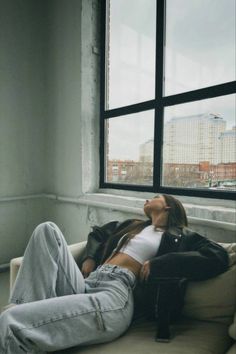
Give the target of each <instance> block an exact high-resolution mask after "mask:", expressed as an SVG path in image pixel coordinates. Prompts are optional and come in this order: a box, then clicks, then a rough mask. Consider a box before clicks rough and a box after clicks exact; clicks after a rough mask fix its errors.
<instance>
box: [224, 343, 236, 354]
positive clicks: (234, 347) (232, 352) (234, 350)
mask: <svg viewBox="0 0 236 354" xmlns="http://www.w3.org/2000/svg"><path fill="white" fill-rule="evenodd" d="M235 353H236V343H234V344H233V345H232V346H231V347H230V348H229V350H228V351H227V353H225V354H235Z"/></svg>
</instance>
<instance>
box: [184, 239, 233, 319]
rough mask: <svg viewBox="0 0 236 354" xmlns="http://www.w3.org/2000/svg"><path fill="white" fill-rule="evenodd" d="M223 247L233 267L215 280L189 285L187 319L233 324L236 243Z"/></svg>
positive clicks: (186, 305) (186, 304)
mask: <svg viewBox="0 0 236 354" xmlns="http://www.w3.org/2000/svg"><path fill="white" fill-rule="evenodd" d="M221 245H222V246H223V247H224V248H226V249H227V251H228V253H229V258H230V265H231V266H230V268H229V270H228V271H227V272H225V273H223V274H221V275H219V276H217V277H215V278H212V279H209V280H205V281H199V282H190V283H189V284H188V288H187V291H186V296H185V305H184V309H183V314H184V315H185V316H187V317H190V318H193V319H198V320H208V321H209V320H210V321H217V322H223V323H228V324H230V323H232V317H233V315H234V313H235V311H236V264H235V263H236V243H234V244H221Z"/></svg>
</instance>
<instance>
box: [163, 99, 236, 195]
mask: <svg viewBox="0 0 236 354" xmlns="http://www.w3.org/2000/svg"><path fill="white" fill-rule="evenodd" d="M235 117H236V113H235V95H228V96H223V97H217V98H213V99H207V100H202V101H197V102H193V103H186V104H181V105H176V106H171V107H168V108H166V109H165V117H164V145H163V174H162V185H164V186H172V187H184V188H206V189H209V188H210V189H225V190H236V126H235V124H236V122H235Z"/></svg>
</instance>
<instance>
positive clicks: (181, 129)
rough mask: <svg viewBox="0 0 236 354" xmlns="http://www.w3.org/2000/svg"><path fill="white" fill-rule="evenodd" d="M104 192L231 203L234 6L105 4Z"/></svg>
mask: <svg viewBox="0 0 236 354" xmlns="http://www.w3.org/2000/svg"><path fill="white" fill-rule="evenodd" d="M102 25H103V26H102V56H101V146H100V161H101V164H100V186H101V187H102V188H106V187H107V188H118V189H128V190H137V191H138V190H139V191H148V192H161V193H170V194H178V195H187V196H188V195H189V196H202V197H213V198H224V199H234V198H235V195H236V193H235V192H236V107H235V102H236V101H235V100H236V98H235V92H236V82H235V60H236V57H235V56H236V54H235V52H236V49H235V43H236V39H235V26H236V24H235V1H234V0H228V1H227V4H226V3H225V2H223V1H221V0H191V1H189V0H166V1H164V0H158V1H157V0H106V1H105V0H103V1H102Z"/></svg>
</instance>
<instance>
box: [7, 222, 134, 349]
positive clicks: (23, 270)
mask: <svg viewBox="0 0 236 354" xmlns="http://www.w3.org/2000/svg"><path fill="white" fill-rule="evenodd" d="M134 285H135V276H134V274H133V273H132V272H130V271H129V270H128V269H125V268H122V267H118V266H114V265H109V264H105V265H102V266H100V267H98V268H97V270H96V271H94V272H92V273H91V274H90V275H89V277H88V278H87V279H84V278H83V276H82V274H81V272H80V270H79V268H78V266H77V264H76V263H75V260H74V258H73V257H72V255H71V253H70V251H69V250H68V247H67V244H66V241H65V239H64V237H63V235H62V233H61V231H60V229H59V228H58V227H57V225H55V224H54V223H52V222H46V223H43V224H40V225H39V226H37V227H36V229H35V230H34V232H33V234H32V236H31V239H30V241H29V243H28V246H27V248H26V251H25V254H24V260H23V263H22V265H21V267H20V270H19V273H18V276H17V279H16V282H15V285H14V288H13V291H12V294H11V297H10V302H13V303H15V304H18V305H17V306H14V307H12V308H10V309H8V310H6V311H4V312H3V313H2V314H1V315H0V353H1V354H22V353H46V352H51V351H57V350H61V349H64V348H69V347H72V346H77V345H87V344H94V343H101V342H107V341H111V340H113V339H115V338H117V337H119V336H120V335H121V334H122V333H124V332H125V331H126V330H127V328H128V327H129V325H130V322H131V319H132V315H133V291H132V289H133V287H134Z"/></svg>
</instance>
